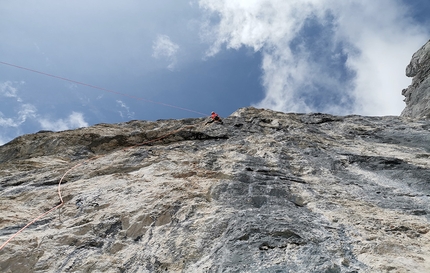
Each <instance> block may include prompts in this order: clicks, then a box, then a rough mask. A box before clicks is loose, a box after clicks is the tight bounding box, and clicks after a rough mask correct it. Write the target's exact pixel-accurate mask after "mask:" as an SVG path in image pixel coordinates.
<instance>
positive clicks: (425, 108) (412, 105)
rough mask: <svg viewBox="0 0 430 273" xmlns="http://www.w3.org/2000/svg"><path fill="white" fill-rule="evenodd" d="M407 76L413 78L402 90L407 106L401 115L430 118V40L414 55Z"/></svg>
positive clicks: (407, 69) (407, 68)
mask: <svg viewBox="0 0 430 273" xmlns="http://www.w3.org/2000/svg"><path fill="white" fill-rule="evenodd" d="M406 76H408V77H413V79H412V84H411V85H410V86H409V87H408V88H406V89H403V91H402V95H403V96H405V100H404V101H405V102H406V107H405V109H404V110H403V112H402V114H401V116H403V117H409V118H417V119H430V41H428V42H427V43H426V44H425V45H424V46H423V47H422V48H421V49H420V50H418V51H417V52H415V54H414V55H413V56H412V60H411V62H410V63H409V65H408V66H407V67H406Z"/></svg>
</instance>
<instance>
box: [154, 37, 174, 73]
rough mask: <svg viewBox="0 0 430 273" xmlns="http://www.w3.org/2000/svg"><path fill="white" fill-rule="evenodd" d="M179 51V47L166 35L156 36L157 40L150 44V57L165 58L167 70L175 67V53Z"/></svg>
mask: <svg viewBox="0 0 430 273" xmlns="http://www.w3.org/2000/svg"><path fill="white" fill-rule="evenodd" d="M178 50H179V45H177V44H175V43H173V42H172V41H171V40H170V37H169V36H167V35H158V36H157V39H156V40H155V41H154V42H153V44H152V51H153V52H152V57H154V58H157V59H158V58H165V59H166V60H167V61H168V62H169V65H168V66H167V68H168V69H169V70H173V69H174V68H175V65H176V53H177V52H178Z"/></svg>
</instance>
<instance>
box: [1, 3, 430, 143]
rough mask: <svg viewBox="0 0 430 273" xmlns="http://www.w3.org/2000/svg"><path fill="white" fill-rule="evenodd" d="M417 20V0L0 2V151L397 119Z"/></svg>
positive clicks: (424, 21) (420, 21)
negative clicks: (316, 119) (214, 120)
mask: <svg viewBox="0 0 430 273" xmlns="http://www.w3.org/2000/svg"><path fill="white" fill-rule="evenodd" d="M428 14H430V2H429V1H428V0H414V1H409V0H378V1H375V0H349V1H344V0H161V1H148V0H123V1H113V0H85V1H84V0H62V1H58V0H40V1H31V0H2V1H0V145H1V144H4V143H6V142H8V141H10V140H12V139H13V138H15V137H16V136H19V135H22V134H28V133H34V132H37V131H39V130H53V131H58V130H67V129H73V128H77V127H83V126H89V125H93V124H97V123H116V122H123V121H128V120H133V119H143V120H157V119H168V118H174V119H178V118H186V117H201V116H203V115H205V114H207V115H209V114H210V112H211V111H216V112H218V113H219V114H220V115H221V116H228V115H230V114H231V113H232V112H234V111H235V110H236V109H238V108H240V107H245V106H250V105H252V106H255V107H262V108H270V109H274V110H280V111H284V112H326V113H331V114H338V115H347V114H360V115H399V114H400V112H401V111H402V109H403V108H404V102H403V97H402V96H401V91H402V89H403V88H406V87H407V86H408V85H409V84H410V83H411V79H410V78H407V77H406V76H405V67H406V65H407V64H408V63H409V61H410V59H411V56H412V54H413V53H414V52H416V51H417V50H418V49H419V48H420V47H421V46H422V45H423V44H424V43H425V42H426V41H428V40H429V39H430V28H429V26H430V16H428ZM18 67H21V68H18ZM23 68H26V69H27V70H26V69H23ZM35 71H38V72H40V73H36V72H35ZM41 73H42V74H41ZM48 74H49V75H52V76H56V77H60V78H63V79H60V78H56V77H52V76H49V75H48ZM65 79H68V80H70V81H67V80H65ZM81 83H83V84H81ZM91 86H94V87H97V88H93V87H91Z"/></svg>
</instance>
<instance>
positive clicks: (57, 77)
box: [0, 61, 206, 116]
mask: <svg viewBox="0 0 430 273" xmlns="http://www.w3.org/2000/svg"><path fill="white" fill-rule="evenodd" d="M0 64H3V65H7V66H12V67H15V68H19V69H22V70H27V71H30V72H33V73H37V74H41V75H45V76H48V77H52V78H56V79H60V80H63V81H67V82H71V83H75V84H79V85H83V86H87V87H91V88H94V89H98V90H102V91H105V92H109V93H113V94H117V95H120V96H124V97H128V98H132V99H135V100H141V101H146V102H150V103H154V104H159V105H163V106H166V107H170V108H176V109H180V110H183V111H188V112H192V113H195V114H199V115H202V116H206V114H205V113H202V112H199V111H194V110H191V109H188V108H184V107H180V106H176V105H173V104H167V103H164V102H159V101H153V100H148V99H145V98H141V97H136V96H133V95H129V94H126V93H121V92H117V91H113V90H109V89H106V88H103V87H99V86H96V85H92V84H88V83H83V82H79V81H75V80H71V79H68V78H64V77H60V76H56V75H52V74H49V73H45V72H41V71H38V70H34V69H30V68H26V67H23V66H19V65H15V64H10V63H5V62H2V61H0Z"/></svg>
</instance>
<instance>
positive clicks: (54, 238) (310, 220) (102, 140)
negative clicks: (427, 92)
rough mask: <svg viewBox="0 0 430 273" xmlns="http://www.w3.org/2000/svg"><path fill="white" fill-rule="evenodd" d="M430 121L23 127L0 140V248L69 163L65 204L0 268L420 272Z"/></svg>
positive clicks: (270, 115) (259, 119)
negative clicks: (53, 129) (59, 129)
mask: <svg viewBox="0 0 430 273" xmlns="http://www.w3.org/2000/svg"><path fill="white" fill-rule="evenodd" d="M429 130H430V121H429V120H415V121H410V120H406V119H403V118H401V117H363V116H345V117H338V116H332V115H327V114H286V113H280V112H274V111H269V110H263V109H255V108H243V109H240V110H238V111H236V112H235V113H233V114H232V115H231V116H230V117H228V118H225V119H224V125H220V124H216V123H213V124H209V125H204V120H203V119H184V120H162V121H157V122H146V121H130V122H127V123H121V124H113V125H107V124H100V125H96V126H93V127H89V128H82V129H77V130H73V131H64V132H57V133H53V132H39V133H37V134H32V135H25V136H22V137H19V138H17V139H15V140H13V141H12V142H10V143H8V144H6V145H4V146H1V147H0V243H3V242H5V241H6V240H7V239H8V238H9V237H10V236H11V235H12V234H13V233H15V232H17V231H18V230H19V229H20V228H21V227H23V226H24V225H25V224H26V223H27V221H29V220H31V219H32V218H33V217H35V216H37V215H39V214H40V213H43V212H44V211H47V210H48V209H50V208H52V207H54V206H55V205H57V204H58V203H59V198H58V195H57V184H58V182H59V180H60V178H61V177H62V176H63V175H64V174H65V173H66V172H67V171H69V172H68V173H67V175H66V176H65V178H64V180H63V184H62V188H61V189H62V195H63V198H64V201H65V204H64V205H63V206H62V207H61V208H60V209H59V210H57V211H55V212H53V213H51V214H49V215H47V216H46V217H44V218H43V219H41V220H40V221H38V222H36V223H35V224H33V225H32V226H30V227H29V228H28V229H26V230H25V231H23V232H22V233H21V234H19V235H18V236H17V237H16V238H15V239H14V240H12V241H11V242H10V243H9V244H8V245H7V246H5V247H4V248H3V249H2V250H0V271H1V272H24V273H25V272H291V273H292V272H294V273H300V272H303V273H309V272H325V273H338V272H349V273H352V272H430V256H429V253H430V232H429V231H430V132H429ZM148 141H149V142H148ZM139 143H140V145H136V144H139ZM89 158H92V160H89V161H88V160H87V159H89ZM78 164H81V165H78ZM74 166H77V167H75V168H74V169H71V168H72V167H74Z"/></svg>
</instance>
